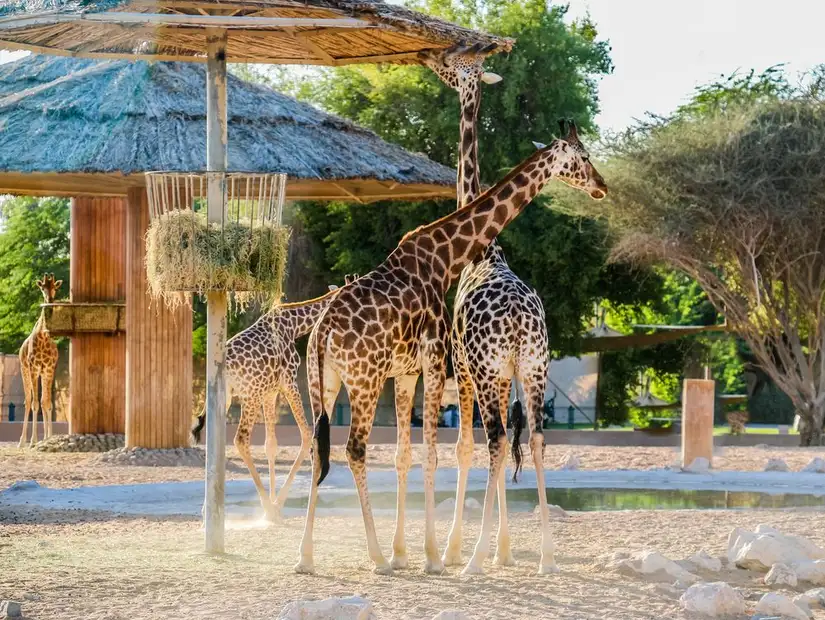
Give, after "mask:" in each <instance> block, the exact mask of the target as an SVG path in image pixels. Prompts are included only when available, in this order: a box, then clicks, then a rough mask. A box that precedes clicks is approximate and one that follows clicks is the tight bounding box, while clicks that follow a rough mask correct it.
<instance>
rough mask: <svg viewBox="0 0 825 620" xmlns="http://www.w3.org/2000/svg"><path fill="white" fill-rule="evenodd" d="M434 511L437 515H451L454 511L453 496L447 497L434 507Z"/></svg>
mask: <svg viewBox="0 0 825 620" xmlns="http://www.w3.org/2000/svg"><path fill="white" fill-rule="evenodd" d="M435 512H436V514H438V515H451V514H453V513H454V512H455V498H454V497H448V498H447V499H445V500H444V501H443V502H441V503H440V504H438V505H437V506H436V507H435Z"/></svg>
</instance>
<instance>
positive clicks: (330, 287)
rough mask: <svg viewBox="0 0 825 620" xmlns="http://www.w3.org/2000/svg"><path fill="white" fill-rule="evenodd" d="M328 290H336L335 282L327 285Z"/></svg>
mask: <svg viewBox="0 0 825 620" xmlns="http://www.w3.org/2000/svg"><path fill="white" fill-rule="evenodd" d="M327 288H328V289H329V290H330V291H337V290H338V287H337V286H336V285H335V284H330V285H328V286H327Z"/></svg>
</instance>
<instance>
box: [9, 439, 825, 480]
mask: <svg viewBox="0 0 825 620" xmlns="http://www.w3.org/2000/svg"><path fill="white" fill-rule="evenodd" d="M252 451H253V456H254V458H255V463H256V466H257V467H258V470H259V471H260V472H261V473H265V472H266V468H267V465H266V455H265V453H264V449H263V447H257V446H256V447H254V448H253V450H252ZM568 452H572V453H573V454H575V455H577V456H578V457H579V460H580V462H581V469H583V470H610V469H657V468H662V467H667V466H669V465H671V464H673V463H674V462H675V461H676V460H678V458H679V450H678V449H676V448H650V447H611V446H607V447H597V446H558V445H550V446H547V447H546V448H545V452H544V464H545V467H546V468H548V469H557V468H558V466H559V462H560V461H561V460H562V458H563V457H564V456H565V455H566V454H567V453H568ZM297 453H298V448H297V447H292V446H288V447H287V446H284V447H281V448H280V449H279V451H278V465H279V467H283V466H288V465H289V464H291V463H292V460H293V459H294V458H295V456H296V455H297ZM394 454H395V446H394V445H392V444H381V445H373V446H369V448H368V453H367V459H368V466H369V467H370V468H389V469H391V468H393V458H394ZM422 454H423V450H422V446H421V445H414V446H413V464H414V465H415V464H420V463H421V461H422ZM814 456H820V457H825V448H756V447H749V448H717V451H716V455H715V456H714V462H713V466H714V468H715V469H718V470H724V471H734V470H736V471H762V470H763V469H764V468H765V464H766V463H767V461H768V459H769V458H781V459H784V460H785V461H786V462H787V463H788V466H789V467H790V468H791V470H793V471H798V470H799V469H801V468H802V467H804V466H805V465H806V464H807V463H808V462H809V461H810V460H811V459H812V458H813V457H814ZM227 457H228V463H227V479H229V480H237V479H241V478H247V477H248V476H249V473H248V471H247V469H246V466H245V465H244V464H243V462H242V461H241V459H240V457H239V456H238V453H237V451H236V450H235V449H234V447H230V448H229V449H228V450H227ZM525 457H527V458H525V459H524V461H525V462H524V467H525V468H526V469H530V468H532V459H530V458H529V453H528V451H527V450H526V448H525ZM98 459H99V455H98V454H74V453H66V454H53V453H44V452H34V451H31V450H28V449H22V450H21V449H18V448H17V447H16V445H14V444H10V443H3V444H0V489H2V488H5V487H7V486H9V485H10V484H12V483H13V482H15V481H18V480H36V481H37V482H39V483H40V484H41V485H43V486H49V487H75V486H80V485H102V484H135V483H141V482H166V481H185V480H202V479H203V468H202V467H137V466H131V465H130V466H118V465H110V464H101V463H98ZM332 460H333V462H336V463H340V464H342V465H346V455H345V453H344V449H343V448H342V447H339V446H335V447H333V450H332ZM438 462H439V466H442V467H455V466H456V459H455V455H454V446H452V445H449V444H439V446H438ZM305 467H308V464H307V465H305ZM473 467H487V453H486V448H485V447H484V446H482V445H479V444H476V449H475V454H474V457H473Z"/></svg>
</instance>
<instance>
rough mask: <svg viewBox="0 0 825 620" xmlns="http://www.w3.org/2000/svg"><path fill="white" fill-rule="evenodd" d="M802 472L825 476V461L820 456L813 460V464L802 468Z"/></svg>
mask: <svg viewBox="0 0 825 620" xmlns="http://www.w3.org/2000/svg"><path fill="white" fill-rule="evenodd" d="M802 471H804V472H806V473H809V474H825V459H821V458H819V457H818V456H817V457H814V458H812V459H811V462H810V463H808V464H807V465H805V467H803V468H802Z"/></svg>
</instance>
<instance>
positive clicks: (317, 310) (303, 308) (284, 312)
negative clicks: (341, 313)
mask: <svg viewBox="0 0 825 620" xmlns="http://www.w3.org/2000/svg"><path fill="white" fill-rule="evenodd" d="M338 290H340V289H337V290H335V291H330V292H329V293H327V294H326V295H323V296H322V297H316V298H315V299H310V300H308V301H300V302H295V303H291V304H282V305H280V306H278V307H277V308H276V309H275V310H273V311H272V315H273V317H277V318H278V320H279V323H280V324H281V325H286V326H287V329H288V330H289V331H290V333H291V337H292V339H293V340H294V339H296V338H300V337H301V336H304V335H306V334H308V333H309V332H310V331H312V328H313V327H314V326H315V323H317V322H318V319H319V318H320V316H321V314H322V313H323V311H324V310H326V308H327V306H329V304H330V302H331V301H332V300H333V298H334V297H335V294H336V293H337V292H338Z"/></svg>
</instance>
